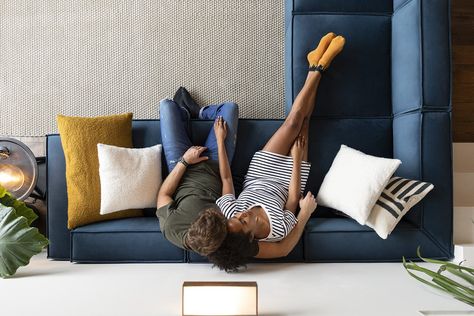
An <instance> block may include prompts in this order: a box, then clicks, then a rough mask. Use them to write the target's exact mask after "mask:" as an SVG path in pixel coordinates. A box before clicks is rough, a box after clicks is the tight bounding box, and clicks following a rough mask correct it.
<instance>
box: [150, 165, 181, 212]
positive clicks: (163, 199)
mask: <svg viewBox="0 0 474 316" xmlns="http://www.w3.org/2000/svg"><path fill="white" fill-rule="evenodd" d="M185 172H186V166H185V165H184V164H182V163H178V164H176V166H175V167H174V169H173V171H171V173H170V174H169V175H168V176H167V177H166V179H165V181H163V183H162V184H161V187H160V190H159V191H158V198H157V202H156V207H157V208H160V207H162V206H165V205H167V204H169V203H170V202H172V201H173V194H174V192H175V191H176V188H177V187H178V185H179V182H180V181H181V178H182V177H183V175H184V173H185Z"/></svg>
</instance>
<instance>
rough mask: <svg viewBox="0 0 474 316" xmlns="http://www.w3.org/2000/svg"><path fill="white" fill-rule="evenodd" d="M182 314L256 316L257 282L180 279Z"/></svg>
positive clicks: (187, 315)
mask: <svg viewBox="0 0 474 316" xmlns="http://www.w3.org/2000/svg"><path fill="white" fill-rule="evenodd" d="M182 295H183V297H182V312H183V313H182V315H183V316H204V315H205V316H212V315H219V316H223V315H232V316H256V315H258V290H257V282H184V283H183V294H182Z"/></svg>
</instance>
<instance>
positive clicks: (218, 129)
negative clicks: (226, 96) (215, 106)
mask: <svg viewBox="0 0 474 316" xmlns="http://www.w3.org/2000/svg"><path fill="white" fill-rule="evenodd" d="M214 133H215V134H216V138H217V141H224V140H225V138H226V136H227V123H226V122H225V121H224V119H223V118H222V116H218V117H217V118H216V120H215V122H214Z"/></svg>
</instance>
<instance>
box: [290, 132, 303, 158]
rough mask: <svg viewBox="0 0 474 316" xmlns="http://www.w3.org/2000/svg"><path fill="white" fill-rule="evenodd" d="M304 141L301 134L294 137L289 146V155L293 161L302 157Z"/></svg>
mask: <svg viewBox="0 0 474 316" xmlns="http://www.w3.org/2000/svg"><path fill="white" fill-rule="evenodd" d="M305 142H306V140H305V139H304V137H303V136H302V135H299V136H298V137H296V139H295V142H294V143H293V146H291V157H292V158H293V160H294V161H301V160H302V159H303V153H304V146H305Z"/></svg>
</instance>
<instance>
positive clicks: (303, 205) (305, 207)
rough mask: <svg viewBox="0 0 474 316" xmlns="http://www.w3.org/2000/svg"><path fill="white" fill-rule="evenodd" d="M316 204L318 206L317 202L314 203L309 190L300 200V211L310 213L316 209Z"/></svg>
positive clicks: (314, 200)
mask: <svg viewBox="0 0 474 316" xmlns="http://www.w3.org/2000/svg"><path fill="white" fill-rule="evenodd" d="M316 206H318V203H316V199H315V197H314V195H313V194H312V193H311V192H308V193H307V194H306V196H305V197H304V198H303V199H301V200H300V209H301V212H306V213H309V215H311V214H313V212H314V210H315V209H316Z"/></svg>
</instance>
